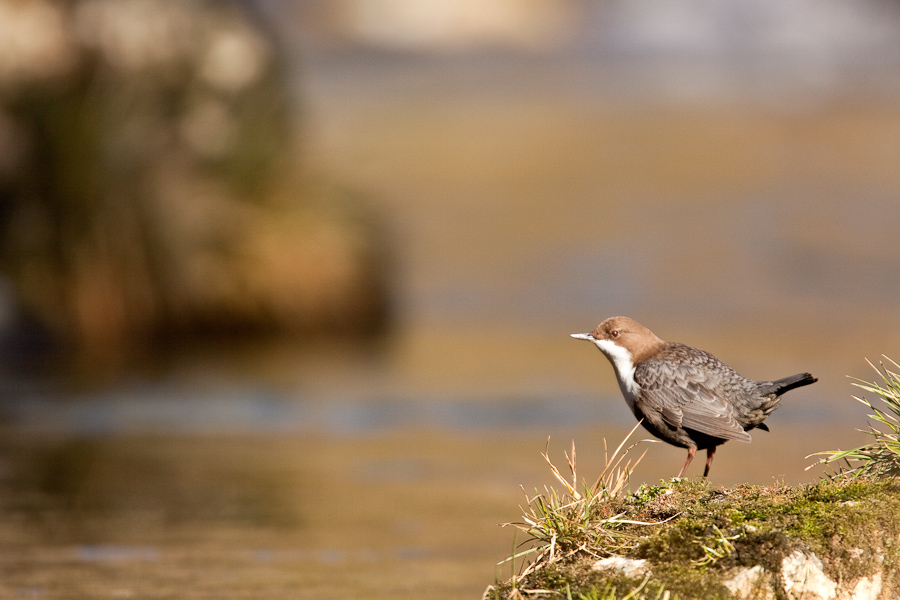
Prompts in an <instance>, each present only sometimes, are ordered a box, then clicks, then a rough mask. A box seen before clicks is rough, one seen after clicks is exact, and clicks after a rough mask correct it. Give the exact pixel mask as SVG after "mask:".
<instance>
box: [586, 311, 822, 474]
mask: <svg viewBox="0 0 900 600" xmlns="http://www.w3.org/2000/svg"><path fill="white" fill-rule="evenodd" d="M572 337H574V338H576V339H582V340H588V341H590V342H593V343H594V345H596V346H597V347H598V348H599V349H600V351H601V352H603V354H604V355H606V357H607V358H608V359H609V361H610V362H611V363H612V365H613V368H614V369H615V371H616V378H617V379H618V381H619V388H620V389H621V390H622V395H623V396H625V401H626V402H627V403H628V406H629V408H631V411H632V412H633V413H634V416H635V417H637V418H638V419H642V420H643V421H642V424H643V426H644V427H645V428H646V429H647V430H648V431H649V432H650V433H652V434H653V435H655V436H656V437H658V438H659V439H661V440H663V441H664V442H668V443H670V444H672V445H674V446H680V447H682V448H687V451H688V456H687V460H686V461H685V462H684V466H683V467H681V471H680V472H679V473H678V476H679V477H681V476H682V475H683V474H684V471H685V469H687V467H688V465H689V464H690V463H691V460H693V458H694V454H695V453H696V452H697V450H706V468H705V469H704V471H703V476H704V477H706V476H707V475H709V466H710V464H712V459H713V455H714V454H715V452H716V447H718V446H719V445H721V444H724V443H725V442H727V441H728V440H738V441H741V442H749V441H750V434H749V433H747V432H748V431H749V430H751V429H754V428H759V429H763V430H765V431H768V430H769V428H768V427H767V426H766V424H765V423H763V421H764V420H765V419H766V417H768V416H769V414H771V413H772V411H773V410H775V409H776V408H777V407H778V403H779V401H780V400H781V395H782V394H784V393H785V392H787V391H789V390H792V389H794V388H797V387H802V386H804V385H809V384H811V383H815V382H816V381H818V380H817V379H816V378H815V377H813V376H812V375H810V374H809V373H800V374H798V375H792V376H790V377H785V378H783V379H778V380H775V381H754V380H752V379H747V378H746V377H743V376H742V375H739V374H738V373H737V372H735V371H734V369H732V368H730V367H728V366H727V365H725V364H724V363H723V362H722V361H720V360H719V359H717V358H716V357H715V356H713V355H712V354H710V353H708V352H705V351H703V350H699V349H697V348H692V347H690V346H685V345H684V344H677V343H673V342H666V341H664V340H662V339H660V338H659V337H657V336H656V335H655V334H654V333H653V332H652V331H650V330H649V329H647V328H646V327H644V326H643V325H641V324H640V323H638V322H637V321H635V320H634V319H630V318H628V317H611V318H609V319H607V320H605V321H603V322H602V323H600V325H598V326H597V328H596V329H594V331H592V332H591V333H576V334H572Z"/></svg>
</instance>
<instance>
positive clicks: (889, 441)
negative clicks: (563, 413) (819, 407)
mask: <svg viewBox="0 0 900 600" xmlns="http://www.w3.org/2000/svg"><path fill="white" fill-rule="evenodd" d="M884 358H885V359H886V360H887V361H889V363H890V365H888V366H885V364H884V362H881V363H880V368H879V367H876V366H875V365H873V364H872V362H871V361H869V360H866V362H867V363H869V366H871V367H872V368H873V369H875V371H876V372H877V373H878V375H879V376H880V377H881V380H882V383H878V382H877V381H875V382H873V383H869V382H867V381H865V380H862V379H856V378H854V379H856V381H854V382H853V385H855V386H856V387H858V388H860V389H862V390H865V391H867V392H870V393H872V394H875V395H877V396H878V400H880V401H881V404H883V405H884V407H883V408H879V407H876V406H875V405H874V404H873V401H871V400H869V399H867V398H860V397H858V396H853V398H854V399H855V400H857V401H858V402H861V403H863V404H865V405H866V406H868V407H869V408H870V409H871V410H872V414H870V415H869V418H871V419H873V420H874V421H876V422H877V423H880V424H881V425H880V426H876V425H873V424H871V423H870V424H869V429H868V430H862V429H861V430H860V431H862V432H863V433H866V434H868V435H871V436H872V437H873V438H874V440H873V441H872V442H871V443H870V444H866V445H865V446H860V447H859V448H854V449H853V450H828V451H825V452H816V453H815V454H810V455H809V456H808V457H807V458H809V457H812V456H822V457H823V458H821V459H820V460H819V462H817V463H816V464H823V463H825V464H830V463H838V470H837V472H835V473H833V474H830V475H828V477H829V478H830V479H847V478H855V477H876V478H882V477H897V476H900V374H898V373H897V371H895V370H892V369H897V370H900V365H898V364H897V363H896V362H895V361H893V360H891V359H890V358H888V357H887V356H885V357H884ZM812 466H815V465H811V466H810V467H808V468H811V467H812Z"/></svg>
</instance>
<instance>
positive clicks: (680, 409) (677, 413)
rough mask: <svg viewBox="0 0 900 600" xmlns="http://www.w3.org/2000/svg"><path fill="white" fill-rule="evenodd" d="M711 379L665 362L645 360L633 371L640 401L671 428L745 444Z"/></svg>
mask: <svg viewBox="0 0 900 600" xmlns="http://www.w3.org/2000/svg"><path fill="white" fill-rule="evenodd" d="M712 377H713V376H711V375H710V374H709V372H708V371H707V370H706V369H702V368H698V366H695V365H691V364H685V363H683V362H674V361H669V360H653V359H651V360H648V361H645V362H643V363H641V364H640V365H638V367H637V368H636V369H635V372H634V379H635V382H636V383H637V384H638V385H640V386H641V402H642V403H645V404H646V405H647V407H648V408H651V409H653V410H656V411H657V412H659V413H660V414H661V415H662V418H663V420H664V421H665V422H666V423H668V424H669V425H671V426H672V427H686V428H688V429H693V430H695V431H699V432H700V433H704V434H706V435H709V436H712V437H717V438H722V439H726V440H740V441H743V442H749V441H750V434H748V433H747V432H746V431H744V428H743V427H741V425H740V424H739V423H738V422H737V421H736V420H735V419H734V415H732V410H731V406H730V405H729V404H728V402H726V401H725V399H724V398H722V396H721V395H719V394H717V393H716V392H715V391H714V390H715V388H716V385H715V383H716V382H715V381H714V380H713V379H712ZM641 408H643V407H641Z"/></svg>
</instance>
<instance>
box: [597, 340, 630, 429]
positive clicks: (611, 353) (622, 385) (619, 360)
mask: <svg viewBox="0 0 900 600" xmlns="http://www.w3.org/2000/svg"><path fill="white" fill-rule="evenodd" d="M593 341H594V345H596V346H597V347H598V348H600V351H601V352H602V353H603V354H604V355H606V358H608V359H609V362H611V363H612V365H613V368H614V369H615V371H616V379H618V380H619V389H621V390H622V395H623V396H625V402H627V403H628V407H629V408H630V409H631V411H632V412H634V404H635V402H636V401H637V395H638V393H639V392H640V391H641V386H639V385H638V384H637V382H636V381H635V380H634V363H633V362H632V356H631V352H629V351H628V350H626V349H625V348H623V347H622V346H619V345H618V344H616V343H614V342H611V341H610V340H593Z"/></svg>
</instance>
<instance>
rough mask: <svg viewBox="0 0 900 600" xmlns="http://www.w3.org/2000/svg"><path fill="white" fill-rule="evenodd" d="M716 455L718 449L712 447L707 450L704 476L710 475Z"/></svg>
mask: <svg viewBox="0 0 900 600" xmlns="http://www.w3.org/2000/svg"><path fill="white" fill-rule="evenodd" d="M715 454H716V447H715V446H712V447H711V448H707V449H706V468H705V469H703V476H704V477H706V476H707V475H709V465H711V464H712V459H713V456H715Z"/></svg>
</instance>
